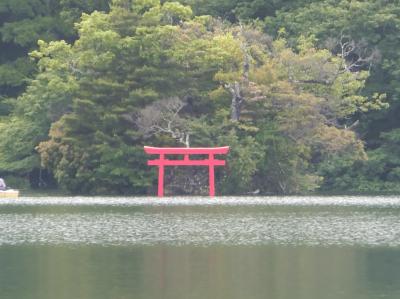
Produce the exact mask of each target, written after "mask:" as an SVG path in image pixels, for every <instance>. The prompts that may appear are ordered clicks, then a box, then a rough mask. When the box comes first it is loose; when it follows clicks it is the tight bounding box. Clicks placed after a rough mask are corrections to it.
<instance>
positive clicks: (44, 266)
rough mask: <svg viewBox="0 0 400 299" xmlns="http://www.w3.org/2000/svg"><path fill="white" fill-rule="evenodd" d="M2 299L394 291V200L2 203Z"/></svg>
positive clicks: (397, 285)
mask: <svg viewBox="0 0 400 299" xmlns="http://www.w3.org/2000/svg"><path fill="white" fill-rule="evenodd" d="M0 298H1V299H8V298H13V299H19V298H29V299H31V298H32V299H55V298H57V299H64V298H65V299H80V298H82V299H102V298H112V299H122V298H135V299H140V298H149V299H157V298H163V299H180V298H182V299H194V298H218V299H225V298H226V299H234V298H245V299H253V298H254V299H258V298H269V299H278V298H279V299H289V298H290V299H321V298H327V299H330V298H332V299H336V298H338V299H358V298H360V299H361V298H363V299H376V298H390V299H398V298H400V197H268V198H262V197H239V198H231V197H217V198H214V199H209V198H195V197H192V198H184V197H181V198H163V199H158V198H113V197H107V198H101V197H93V198H87V197H68V198H67V197H64V198H61V197H60V198H57V197H46V198H24V197H22V198H19V199H1V200H0Z"/></svg>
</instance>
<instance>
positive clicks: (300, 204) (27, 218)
mask: <svg viewBox="0 0 400 299" xmlns="http://www.w3.org/2000/svg"><path fill="white" fill-rule="evenodd" d="M10 205H11V206H13V207H14V208H13V209H11V210H9V211H8V210H7V209H4V206H10ZM57 205H62V206H75V207H76V206H78V208H79V206H85V207H86V208H85V210H84V211H83V212H82V211H80V210H79V209H78V210H74V211H73V212H72V211H70V210H69V209H65V210H63V211H62V212H57V213H55V212H51V210H50V211H46V212H43V211H41V210H40V209H35V210H32V211H30V209H29V207H31V206H32V208H33V207H34V206H39V207H40V206H50V207H51V206H57ZM99 205H100V206H101V207H102V210H101V212H99V211H98V210H96V209H94V210H93V211H90V209H89V210H88V209H87V208H88V207H87V206H94V207H98V206H99ZM160 205H161V206H164V205H168V206H171V208H168V210H164V209H155V208H154V206H160ZM180 205H183V206H187V208H186V209H178V208H177V207H176V206H180ZM193 205H194V206H211V208H210V209H203V210H199V209H195V208H190V206H193ZM215 205H218V206H221V208H218V209H214V208H212V206H215ZM249 205H250V206H254V208H253V209H243V208H242V207H241V206H249ZM277 205H278V206H282V207H283V208H280V209H274V208H273V207H274V206H277ZM2 206H3V211H2V213H1V217H0V227H1V231H0V245H20V244H39V245H40V244H50V245H58V244H72V245H73V244H89V245H90V244H96V245H155V244H167V245H198V246H208V245H213V244H221V245H260V244H280V245H310V246H332V245H339V246H347V245H361V246H400V229H399V228H400V209H398V207H400V199H399V198H397V197H345V198H338V197H324V198H321V197H284V198H278V197H270V198H261V197H258V198H253V197H252V198H246V197H241V198H228V197H226V198H216V199H209V198H176V199H167V198H164V199H158V198H150V199H149V198H95V197H93V198H83V197H75V198H21V199H18V201H17V200H4V201H3V200H2V201H1V203H0V211H1V209H2ZM107 206H121V207H124V206H133V207H135V206H140V207H141V208H140V209H139V208H138V209H133V208H131V209H127V210H126V211H124V209H122V210H121V209H118V210H113V209H109V208H107ZM308 206H318V207H319V208H318V209H315V208H313V209H309V208H308ZM327 206H328V207H330V206H334V207H340V208H335V209H330V208H326V207H327ZM19 207H24V208H23V209H21V211H19ZM27 207H28V208H27ZM225 207H227V208H225ZM229 207H230V208H229ZM360 207H369V208H368V209H364V208H360ZM376 207H394V208H393V209H391V208H390V209H377V208H376Z"/></svg>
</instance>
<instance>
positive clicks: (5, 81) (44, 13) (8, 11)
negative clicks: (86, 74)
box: [0, 0, 108, 115]
mask: <svg viewBox="0 0 400 299" xmlns="http://www.w3.org/2000/svg"><path fill="white" fill-rule="evenodd" d="M95 9H97V10H108V1H107V0H92V1H81V0H61V1H60V0H50V1H44V0H1V1H0V114H3V115H4V114H7V113H8V112H9V110H10V108H11V106H10V105H11V104H12V101H11V102H10V100H7V99H8V98H10V97H15V96H18V95H19V94H20V93H21V92H22V91H23V89H24V87H25V86H26V84H27V82H28V80H29V79H30V78H31V77H32V75H33V74H34V72H35V70H36V69H35V64H34V63H33V61H31V60H30V59H29V57H28V55H27V54H28V52H29V51H31V50H33V49H35V48H36V47H37V41H38V40H39V39H41V40H45V41H51V40H58V39H65V40H68V41H72V40H74V39H75V38H76V31H75V29H74V23H75V22H77V21H78V20H79V18H80V16H81V14H82V12H91V11H93V10H95Z"/></svg>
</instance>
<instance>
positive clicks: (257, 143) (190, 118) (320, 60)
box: [0, 0, 385, 194]
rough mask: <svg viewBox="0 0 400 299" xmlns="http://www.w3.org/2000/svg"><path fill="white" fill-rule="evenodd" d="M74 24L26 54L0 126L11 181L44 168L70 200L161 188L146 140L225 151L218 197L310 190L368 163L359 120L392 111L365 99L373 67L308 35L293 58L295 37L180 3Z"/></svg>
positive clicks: (194, 178) (125, 5) (116, 10)
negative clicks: (23, 85)
mask: <svg viewBox="0 0 400 299" xmlns="http://www.w3.org/2000/svg"><path fill="white" fill-rule="evenodd" d="M76 28H77V30H78V38H77V40H76V41H75V42H74V43H71V42H68V41H52V42H46V41H43V40H41V41H40V42H39V46H40V48H39V49H38V50H37V51H33V52H32V53H31V57H32V58H34V59H36V61H37V67H38V69H39V73H38V74H37V75H36V77H35V79H34V80H32V81H31V82H30V84H29V86H28V87H27V90H26V92H24V93H23V94H22V95H21V96H20V97H19V98H18V101H17V102H16V104H15V106H14V108H13V111H12V113H11V114H10V115H9V116H8V117H6V118H4V120H3V121H2V122H1V128H2V130H0V140H1V142H0V152H1V153H2V158H1V159H0V170H2V171H3V172H5V171H8V172H10V173H14V174H20V175H29V173H32V172H35V171H36V169H39V168H40V165H42V167H45V168H46V169H47V170H48V171H51V172H52V173H53V174H54V177H55V179H56V180H57V182H58V183H59V184H60V186H61V187H62V188H64V189H65V190H67V191H69V192H73V193H90V194H104V193H112V194H143V193H146V192H148V191H149V190H150V189H151V188H152V186H153V184H152V181H151V171H149V170H148V168H147V167H146V165H145V160H146V158H145V156H144V153H143V145H144V144H153V145H160V146H176V145H179V144H180V145H182V144H184V145H186V146H188V145H190V146H216V145H225V144H226V145H230V146H231V148H232V150H231V152H230V154H229V156H228V167H227V168H225V169H222V168H221V169H218V171H217V179H218V184H219V185H220V190H222V191H223V192H224V193H229V194H246V193H248V192H252V191H254V190H257V189H259V190H260V191H261V192H262V193H281V194H291V193H304V192H310V191H312V190H315V189H316V188H317V187H318V186H319V185H320V184H321V182H322V180H323V179H324V175H325V174H326V173H327V172H325V173H323V172H321V171H320V168H321V167H322V166H324V165H325V163H326V162H327V161H330V160H332V159H335V158H336V157H344V158H346V159H347V160H348V161H349V163H350V164H351V163H353V164H354V163H357V161H362V160H363V159H365V153H364V150H363V145H362V142H361V141H360V140H359V139H358V138H357V136H356V134H355V133H354V132H353V131H352V126H353V121H354V120H353V119H352V117H353V116H354V115H355V114H358V115H361V114H363V113H365V112H366V111H369V110H377V109H380V108H382V107H384V106H385V103H384V102H383V99H384V95H382V94H379V93H371V94H362V91H363V88H364V87H365V82H366V80H367V78H368V76H369V70H368V69H364V68H363V67H353V66H354V65H353V64H352V60H349V57H348V55H349V53H347V52H346V51H344V52H338V53H332V52H331V51H329V50H326V49H319V48H317V47H315V41H314V40H313V38H312V36H311V37H304V36H302V35H300V34H299V36H298V38H297V39H296V41H295V44H296V48H295V49H291V48H290V47H289V46H288V41H289V42H290V41H291V39H290V38H289V39H285V38H283V37H282V35H280V36H279V37H277V38H276V39H275V40H273V39H271V38H270V37H269V36H268V35H265V34H264V33H263V32H261V31H260V30H259V29H257V28H256V27H255V26H253V25H245V24H243V23H240V24H231V23H227V22H225V21H221V19H218V18H214V17H212V16H204V15H203V16H194V14H193V12H192V9H191V8H190V7H189V6H184V5H182V4H179V3H178V2H163V3H160V1H156V0H141V1H129V0H115V1H114V2H113V5H112V9H111V11H110V12H109V13H105V12H93V13H91V14H84V15H83V16H82V18H81V22H79V23H77V25H76ZM282 34H283V33H282ZM339 46H340V42H339ZM352 53H353V52H352V51H351V52H350V54H352ZM30 134H33V135H34V136H35V138H34V139H32V138H31V139H27V136H29V135H30ZM11 148H14V151H12V152H10V149H11ZM38 153H39V154H40V155H38ZM39 163H40V164H39ZM190 171H191V170H190ZM153 173H154V172H153ZM171 174H172V175H171V177H175V178H178V179H179V178H182V177H185V175H184V174H183V170H181V169H180V168H177V169H171ZM192 174H193V175H186V177H187V178H191V179H189V180H188V182H189V185H196V184H197V185H199V182H200V185H202V184H201V182H202V181H203V180H204V176H203V175H202V174H201V172H199V173H194V172H192ZM152 178H153V179H155V176H153V177H152ZM170 183H173V181H170ZM203 185H204V184H203ZM185 188H186V187H185ZM185 188H183V189H182V190H181V192H187V191H188V190H193V189H191V188H186V190H185ZM190 192H191V191H190Z"/></svg>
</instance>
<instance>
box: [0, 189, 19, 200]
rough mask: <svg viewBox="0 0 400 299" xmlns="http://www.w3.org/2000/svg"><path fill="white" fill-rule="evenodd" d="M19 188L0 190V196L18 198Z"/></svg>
mask: <svg viewBox="0 0 400 299" xmlns="http://www.w3.org/2000/svg"><path fill="white" fill-rule="evenodd" d="M18 196H19V190H14V189H9V190H0V198H5V197H7V198H18Z"/></svg>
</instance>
